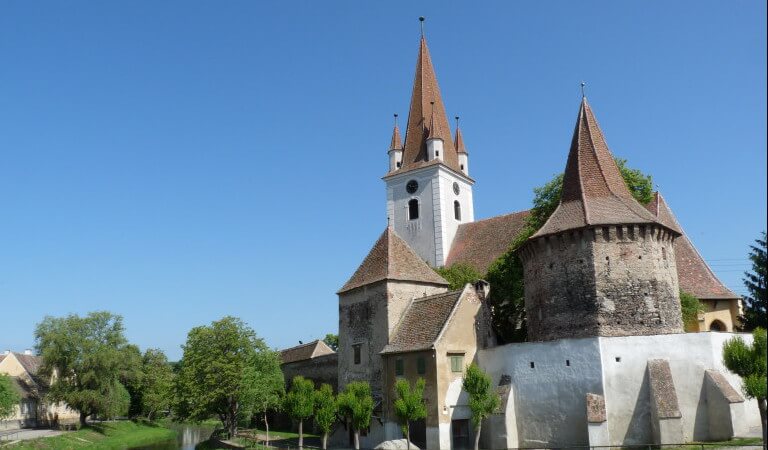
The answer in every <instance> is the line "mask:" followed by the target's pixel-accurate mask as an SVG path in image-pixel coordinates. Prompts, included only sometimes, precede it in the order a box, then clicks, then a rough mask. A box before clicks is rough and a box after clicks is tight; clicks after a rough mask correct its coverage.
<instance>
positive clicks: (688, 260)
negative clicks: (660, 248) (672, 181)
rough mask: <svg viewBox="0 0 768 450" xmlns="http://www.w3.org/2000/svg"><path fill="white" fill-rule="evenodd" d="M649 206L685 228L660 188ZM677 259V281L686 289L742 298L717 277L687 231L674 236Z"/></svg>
mask: <svg viewBox="0 0 768 450" xmlns="http://www.w3.org/2000/svg"><path fill="white" fill-rule="evenodd" d="M646 207H647V208H648V209H649V210H650V211H651V212H652V213H653V214H654V215H655V216H656V217H658V219H659V221H660V222H662V223H663V224H665V225H667V226H668V227H669V228H673V229H678V230H682V227H681V226H680V224H679V223H678V221H677V218H675V214H674V213H673V212H672V209H671V208H670V207H669V205H668V204H667V202H666V201H665V200H664V197H662V196H661V194H659V193H658V192H656V193H655V194H654V196H653V200H652V201H651V203H649V204H648V205H647V206H646ZM675 263H676V265H677V278H678V282H679V283H680V289H682V290H683V291H685V292H688V293H689V294H692V295H694V296H695V297H698V298H700V299H738V298H739V296H738V295H736V294H734V293H733V291H731V290H730V289H728V288H727V287H725V285H724V284H723V283H722V282H721V281H720V280H719V279H718V278H717V275H715V273H714V272H713V271H712V269H711V268H710V267H709V265H707V263H706V262H705V261H704V258H703V257H702V256H701V254H700V253H699V251H698V250H696V247H695V246H694V245H693V242H691V240H690V239H688V236H687V235H686V234H685V233H683V235H682V236H680V237H678V238H677V239H675Z"/></svg>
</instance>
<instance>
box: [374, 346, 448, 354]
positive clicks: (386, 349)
mask: <svg viewBox="0 0 768 450" xmlns="http://www.w3.org/2000/svg"><path fill="white" fill-rule="evenodd" d="M434 349H435V345H434V344H432V345H429V346H425V347H418V348H389V346H386V347H384V350H382V351H380V352H379V354H380V355H397V354H403V353H416V352H425V351H428V350H434Z"/></svg>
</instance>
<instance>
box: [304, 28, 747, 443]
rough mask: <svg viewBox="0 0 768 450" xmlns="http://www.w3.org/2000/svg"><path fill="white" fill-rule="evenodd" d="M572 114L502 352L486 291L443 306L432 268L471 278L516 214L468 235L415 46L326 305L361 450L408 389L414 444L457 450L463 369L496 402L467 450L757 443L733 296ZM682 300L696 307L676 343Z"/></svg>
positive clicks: (502, 247)
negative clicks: (421, 399) (404, 385)
mask: <svg viewBox="0 0 768 450" xmlns="http://www.w3.org/2000/svg"><path fill="white" fill-rule="evenodd" d="M575 106H578V108H577V109H578V112H577V115H576V124H575V128H574V131H573V138H572V140H571V142H570V150H569V151H568V153H567V154H566V152H565V151H564V152H563V164H564V167H565V174H564V180H563V192H562V198H561V201H560V204H559V206H558V207H557V209H556V210H555V212H554V213H553V214H552V215H551V216H550V218H549V219H548V220H547V222H546V223H545V224H544V225H543V226H542V227H541V228H540V229H539V230H538V231H537V232H536V233H535V234H534V235H533V236H532V237H531V238H530V239H528V240H527V241H526V242H525V243H524V244H523V245H522V246H521V247H520V249H519V250H518V252H519V255H520V258H521V260H522V262H523V269H524V279H525V309H526V315H527V320H528V339H529V342H525V343H513V344H505V345H500V344H499V343H498V342H497V339H496V337H495V336H494V333H493V331H492V328H491V326H490V318H491V310H490V307H489V305H488V303H487V298H488V296H489V295H492V294H491V293H492V291H493V286H491V285H488V283H486V282H484V281H482V280H480V281H478V282H476V283H474V284H467V285H466V286H464V287H463V288H462V289H459V290H456V291H451V290H450V289H449V287H448V285H449V284H448V282H447V281H446V280H445V279H443V278H442V277H440V276H439V275H438V274H437V272H435V271H434V270H433V268H434V267H450V266H452V265H454V264H458V263H461V264H466V265H469V266H471V267H473V268H474V269H475V270H477V272H478V273H482V274H484V273H486V272H487V270H488V267H489V266H490V265H491V264H492V263H493V261H495V260H496V259H497V258H499V257H500V256H501V255H502V254H504V253H505V252H506V251H507V250H508V248H509V246H510V245H511V244H512V242H513V241H514V240H515V238H516V237H517V236H518V234H519V233H520V231H521V230H522V229H523V227H524V226H525V224H526V219H527V217H528V214H529V213H528V212H527V211H520V212H513V213H510V214H507V215H503V216H499V217H493V218H488V219H484V220H475V212H474V207H473V192H472V187H473V184H474V180H473V178H472V176H471V171H470V164H469V152H468V151H467V146H466V144H465V142H464V138H463V136H462V133H461V130H460V129H459V128H458V123H457V125H456V129H455V130H454V131H453V132H452V130H451V127H450V123H449V120H448V115H447V112H446V106H445V104H444V103H443V100H442V97H441V93H440V88H439V86H438V82H437V76H436V72H435V68H434V66H433V63H432V60H431V57H430V54H429V49H428V47H427V41H426V39H425V37H424V36H423V35H422V36H421V39H420V42H419V49H418V59H417V63H416V73H415V77H414V82H413V90H412V94H411V102H410V110H409V113H408V118H407V122H406V124H405V130H404V131H405V133H404V135H401V132H400V129H399V126H398V124H397V123H395V127H394V130H393V132H392V139H391V142H390V145H389V148H388V152H387V153H388V167H387V172H386V174H385V175H384V177H383V180H384V183H385V185H386V193H387V195H386V199H387V202H386V211H387V217H388V223H387V226H386V228H385V229H384V231H383V232H382V234H381V236H380V237H379V239H378V240H377V241H376V242H375V243H374V245H373V247H372V248H371V250H370V252H369V253H368V255H367V256H366V257H365V259H364V260H363V261H362V263H361V264H360V266H359V267H358V268H357V270H355V271H354V273H353V274H352V276H351V277H350V278H349V280H348V281H347V282H346V283H345V284H344V286H342V287H341V289H340V290H339V291H338V297H339V345H338V351H337V364H338V379H337V385H338V388H339V389H340V390H342V389H343V388H344V386H346V385H347V384H348V383H350V382H352V381H367V382H369V383H370V385H371V388H372V392H373V395H374V403H375V407H374V419H373V420H372V422H371V426H370V428H369V429H368V430H365V432H364V433H363V435H362V437H361V446H362V447H364V448H372V447H375V446H376V445H378V444H379V443H381V442H383V441H386V440H391V439H399V438H401V437H402V434H401V431H400V425H399V424H398V422H397V418H396V417H395V414H394V411H393V409H392V402H393V400H394V398H393V396H394V384H395V382H396V381H397V380H398V379H406V380H409V381H411V382H415V381H416V380H417V379H418V378H424V379H425V381H426V388H425V399H426V404H427V410H428V414H427V417H426V419H425V420H423V421H420V422H418V423H416V424H413V425H412V426H411V438H412V441H413V442H414V443H415V444H416V445H418V446H419V447H420V448H430V449H432V448H434V449H438V448H440V449H447V448H468V447H470V446H471V442H472V439H473V427H472V425H471V422H470V411H469V407H468V402H467V397H466V393H464V392H462V388H461V383H462V376H463V372H464V370H465V369H466V367H467V366H468V365H469V364H471V363H473V362H474V363H477V364H478V365H479V366H480V367H481V368H482V369H483V370H485V371H486V372H487V373H488V374H489V375H490V376H491V377H492V382H493V384H494V386H495V387H496V390H497V393H498V395H499V397H500V399H501V407H500V408H499V410H498V411H497V412H496V413H495V414H493V415H492V417H490V418H489V419H488V420H487V421H486V422H484V424H483V429H482V436H481V447H483V448H494V449H495V448H499V449H502V448H516V447H531V446H537V447H562V446H572V445H592V446H597V445H630V444H662V443H664V444H668V443H683V442H690V441H693V440H698V441H705V440H715V439H728V438H730V437H732V436H739V435H744V434H745V433H747V432H749V429H750V427H753V428H754V427H758V428H759V424H760V422H759V420H760V419H759V413H758V408H757V404H756V402H755V401H746V400H745V399H744V398H743V397H742V396H741V394H740V393H739V392H740V387H741V381H740V379H739V378H738V377H737V376H735V375H733V374H731V373H729V372H728V371H727V370H726V369H725V367H724V366H723V363H722V360H721V357H720V354H721V348H722V345H723V343H724V342H725V341H726V340H727V339H729V338H730V337H731V336H732V332H733V331H734V326H735V325H736V324H737V317H738V315H739V313H740V310H739V308H740V303H739V297H738V296H737V295H736V294H734V293H733V292H731V291H730V290H728V289H727V288H726V287H725V286H724V285H723V284H722V283H721V282H720V280H718V279H717V277H716V276H715V274H714V273H713V272H712V270H711V269H710V268H709V267H708V266H707V264H706V262H705V261H704V259H703V258H702V257H701V255H700V254H699V253H698V251H697V250H696V249H695V247H694V246H693V243H692V242H691V241H690V240H689V239H688V237H687V236H686V235H685V233H684V231H683V229H682V227H681V226H680V224H679V223H678V221H677V219H676V218H675V216H674V214H673V213H672V210H671V209H670V207H669V205H667V203H666V202H665V200H664V198H663V197H662V196H661V195H660V194H659V193H656V194H655V195H654V199H653V201H652V202H651V203H650V204H648V205H642V204H640V203H638V202H637V201H636V200H635V199H634V198H633V196H632V195H631V194H630V192H629V190H628V188H627V187H626V185H625V183H624V181H623V178H622V176H621V173H620V171H619V168H618V167H617V165H616V163H615V161H614V158H613V155H612V154H611V151H610V149H609V148H608V145H607V144H606V140H605V137H604V135H603V131H602V130H601V128H600V126H599V124H598V122H597V119H596V115H595V113H594V111H593V110H592V107H591V106H590V104H589V102H588V101H587V99H586V97H584V98H582V101H581V104H580V105H575ZM562 126H567V124H562ZM566 145H568V143H566V142H564V143H563V148H566ZM681 289H682V290H684V291H685V292H688V293H691V294H693V295H694V296H696V297H698V298H699V299H701V301H702V303H704V305H705V307H706V309H707V311H705V312H704V313H702V314H700V315H699V318H698V319H699V320H698V323H697V324H693V325H689V326H688V330H687V331H689V332H688V333H686V332H685V331H686V330H684V324H683V323H682V319H681V310H680V298H679V293H680V290H681ZM702 331H707V332H702ZM749 338H750V337H749V336H745V339H749ZM324 357H325V358H327V356H324ZM294 363H295V362H294ZM310 377H311V376H310ZM350 431H351V430H348V429H346V428H344V427H340V428H339V429H337V431H336V433H335V434H334V435H333V436H332V444H335V445H338V446H348V445H350V439H351V432H350Z"/></svg>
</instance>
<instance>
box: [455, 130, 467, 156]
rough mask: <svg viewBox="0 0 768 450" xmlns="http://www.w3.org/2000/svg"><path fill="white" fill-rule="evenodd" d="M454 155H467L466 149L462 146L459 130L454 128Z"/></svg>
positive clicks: (462, 137)
mask: <svg viewBox="0 0 768 450" xmlns="http://www.w3.org/2000/svg"><path fill="white" fill-rule="evenodd" d="M454 141H455V142H456V153H467V148H466V147H465V146H464V136H462V134H461V129H460V128H459V127H456V139H454Z"/></svg>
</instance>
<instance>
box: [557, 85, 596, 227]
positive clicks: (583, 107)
mask: <svg viewBox="0 0 768 450" xmlns="http://www.w3.org/2000/svg"><path fill="white" fill-rule="evenodd" d="M586 105H587V97H582V98H581V108H580V111H579V122H581V120H582V117H581V116H582V115H583V116H584V119H583V120H584V121H586V120H587V108H586ZM586 125H587V134H588V135H589V142H590V143H591V144H592V149H593V150H594V148H595V142H594V141H593V140H592V133H590V132H589V124H586ZM576 130H577V131H576V133H577V134H576V142H581V123H578V124H576ZM576 151H577V153H578V147H577V150H576ZM578 156H580V155H577V160H576V165H577V166H578V170H579V173H581V158H579V157H578ZM595 159H597V155H595ZM599 166H600V165H599V164H598V167H599ZM601 171H602V170H601ZM602 175H603V180H605V174H602ZM578 180H579V190H580V192H581V203H582V204H583V205H584V223H586V224H589V209H588V207H587V195H586V193H585V191H586V189H584V180H582V178H581V177H578ZM561 197H562V194H561ZM561 202H562V200H561ZM550 217H551V215H550Z"/></svg>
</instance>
